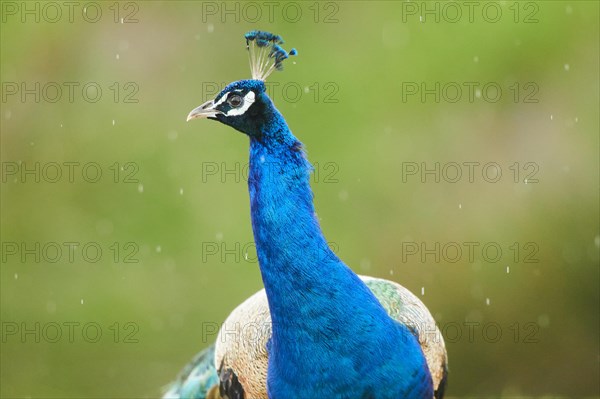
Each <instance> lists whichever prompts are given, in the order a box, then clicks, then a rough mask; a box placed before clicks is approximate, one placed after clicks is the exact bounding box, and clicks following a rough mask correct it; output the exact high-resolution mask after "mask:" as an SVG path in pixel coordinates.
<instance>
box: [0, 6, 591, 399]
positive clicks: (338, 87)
mask: <svg viewBox="0 0 600 399" xmlns="http://www.w3.org/2000/svg"><path fill="white" fill-rule="evenodd" d="M36 4H37V5H36ZM48 4H49V3H43V2H42V3H38V2H28V3H27V4H25V3H21V2H16V3H15V2H6V1H4V2H2V24H1V37H2V39H1V40H2V43H1V44H2V47H1V64H0V65H1V80H2V103H1V106H2V111H1V114H0V120H1V123H2V126H1V134H2V136H1V137H2V140H1V157H2V194H1V212H2V221H1V235H2V237H1V240H2V265H1V268H0V273H1V277H2V282H1V300H2V302H1V319H2V343H1V366H2V367H1V384H0V385H1V387H2V388H1V391H0V393H1V396H2V397H6V398H16V397H33V398H55V397H56V398H59V397H60V398H100V397H102V398H109V397H115V398H141V397H156V396H158V395H159V394H160V392H161V387H162V386H163V385H165V384H167V383H168V382H169V381H170V380H171V379H172V378H173V377H175V375H176V374H177V373H178V372H179V370H180V369H181V367H182V366H183V365H184V364H185V363H186V362H187V361H188V360H189V359H190V358H191V357H192V356H193V355H194V354H195V353H196V352H197V351H198V350H200V349H201V348H203V347H205V346H207V345H208V344H210V341H211V340H213V339H214V335H210V334H209V336H208V337H204V338H203V336H202V331H203V329H204V331H205V332H206V329H207V326H209V327H210V328H212V327H213V326H214V325H216V323H220V322H221V321H223V320H224V319H225V318H226V317H227V315H228V314H229V312H230V311H231V310H232V309H233V308H234V307H235V306H236V305H237V304H239V303H240V302H241V301H243V300H244V299H245V298H246V297H248V296H249V295H251V294H252V293H254V292H255V291H256V290H258V289H260V288H261V287H262V283H261V280H260V274H259V270H258V265H257V263H256V262H255V261H254V256H255V251H254V250H253V248H252V246H251V242H252V231H251V226H250V220H249V204H248V194H247V186H246V182H245V165H246V163H247V157H248V140H247V138H245V137H244V136H242V135H241V134H239V133H237V132H235V131H233V130H232V129H230V128H228V127H225V126H222V125H220V124H218V123H215V122H212V121H194V122H193V123H186V122H185V117H186V115H187V113H188V112H189V111H190V110H191V109H192V108H194V107H196V106H197V105H199V104H200V103H202V102H204V101H205V100H207V99H209V98H211V97H212V96H214V94H215V91H214V90H215V87H218V86H222V85H223V84H226V83H229V82H230V81H233V80H238V79H243V78H248V77H249V76H250V74H249V68H248V62H247V54H246V52H245V49H244V41H243V38H242V36H243V34H244V33H245V32H246V31H247V30H250V29H263V30H272V31H274V32H276V33H278V34H280V35H282V36H283V37H284V39H285V40H286V46H288V47H287V48H288V49H289V48H290V47H296V48H297V49H298V51H299V54H300V55H299V56H298V57H296V58H294V59H293V60H290V61H288V62H287V65H286V67H285V71H284V72H282V73H274V74H273V75H272V76H271V77H270V78H269V82H272V84H271V86H270V90H271V95H272V96H273V97H274V101H275V103H276V105H277V107H278V108H279V109H280V111H281V112H282V113H283V114H284V115H285V117H286V119H287V121H288V123H289V124H290V126H291V128H292V130H293V132H294V133H295V135H296V136H298V137H299V138H300V139H301V140H302V141H303V142H304V144H305V145H306V148H307V149H308V153H309V158H310V160H311V161H312V162H314V163H315V164H316V171H317V174H316V175H315V178H314V179H313V189H314V191H315V201H316V207H317V211H318V212H319V216H320V217H321V219H322V226H323V229H324V231H325V234H326V236H327V237H328V239H329V241H331V243H332V246H333V247H334V248H335V249H336V250H337V252H338V253H339V254H340V256H341V257H342V259H344V260H345V261H346V263H347V264H348V265H350V266H351V267H352V268H353V269H354V270H355V271H356V272H358V273H362V274H369V275H372V276H378V277H383V278H389V279H392V280H394V281H397V282H400V283H401V284H403V285H404V286H406V287H407V288H409V289H410V290H411V291H413V292H414V293H416V294H417V295H419V296H420V297H421V298H422V300H423V301H424V302H425V304H426V305H427V306H428V307H429V309H430V310H431V312H432V314H433V315H434V316H435V318H436V319H437V321H438V322H439V324H440V328H441V329H442V331H443V332H444V334H445V336H446V344H447V348H448V354H449V360H450V373H451V374H450V377H449V386H448V392H447V393H448V396H450V397H465V396H471V397H481V396H491V397H520V396H543V395H546V396H547V397H550V396H566V397H575V396H589V397H596V396H598V395H599V392H598V389H599V382H598V375H599V359H600V358H599V343H598V342H599V334H598V333H599V311H598V310H599V309H598V308H599V295H598V291H599V290H598V284H599V268H598V263H599V257H598V251H599V246H600V231H599V214H598V212H599V211H598V203H599V198H598V181H599V176H598V139H599V135H598V132H599V120H598V109H599V88H598V71H599V66H598V58H599V39H598V38H599V31H598V25H599V22H598V21H599V5H598V4H599V3H598V2H592V1H579V2H578V1H574V2H561V1H552V2H550V1H547V2H513V1H506V2H504V1H503V2H492V3H485V2H475V3H474V4H475V5H474V6H473V7H474V8H473V13H472V14H469V7H470V6H468V5H466V3H464V2H458V3H452V4H451V5H450V6H449V5H448V4H447V3H442V2H439V3H436V2H428V3H423V2H416V3H408V4H407V3H401V2H377V1H373V2H366V1H353V2H321V3H315V2H294V3H272V4H275V5H272V4H271V3H269V4H271V5H269V4H265V3H261V2H258V3H251V5H250V6H249V5H248V4H247V3H236V2H228V3H222V2H204V3H202V2H192V1H172V2H168V4H167V2H158V1H136V2H121V3H113V2H99V3H95V4H96V5H93V4H92V5H91V6H90V5H88V6H87V7H89V9H87V8H86V10H83V8H84V5H85V4H86V3H85V2H82V3H79V2H75V3H74V4H75V5H74V6H73V7H74V8H73V14H72V17H71V16H70V15H69V8H68V6H67V5H65V4H64V3H62V2H58V3H54V4H58V5H59V8H61V13H62V14H61V15H60V16H59V15H58V14H56V9H55V8H56V6H48ZM457 5H458V9H460V11H461V15H460V16H459V15H457V14H456V10H457ZM15 7H16V8H15ZM25 7H28V8H27V9H28V10H33V11H32V14H31V13H30V14H27V12H26V10H25ZM36 7H38V8H36ZM52 7H55V8H52ZM298 10H299V11H298ZM427 10H430V11H429V13H427V12H425V11H427ZM498 10H499V11H500V13H501V14H499V15H498V14H497V12H498ZM98 11H100V12H101V15H100V14H97V12H98ZM258 13H260V14H258ZM420 16H421V17H422V18H419V17H420ZM36 18H38V19H39V22H38V21H36ZM121 18H123V23H121V21H120V19H121ZM86 19H89V20H94V19H98V21H97V22H88V21H87V20H86ZM115 19H116V21H117V23H115ZM436 19H437V20H436ZM36 82H37V83H36ZM65 82H66V83H65ZM69 82H70V83H69ZM452 82H455V83H452ZM465 82H474V83H473V84H475V85H476V86H472V87H475V88H476V89H474V91H472V92H471V93H472V94H473V95H474V97H473V98H470V96H469V93H470V92H469V90H468V85H470V84H471V83H465ZM438 83H439V85H440V86H439V87H440V89H439V90H438V91H437V93H438V94H439V97H440V98H439V101H437V100H436V98H435V94H426V95H425V96H424V98H423V97H421V94H422V92H421V91H420V90H421V84H425V88H426V89H432V88H433V90H434V92H435V87H436V84H438ZM448 83H450V84H448ZM23 84H25V86H23ZM36 84H39V86H37V87H39V88H36ZM86 85H87V86H86ZM516 85H518V86H516ZM57 86H58V87H60V88H61V93H60V95H57V93H58V92H57V91H56V88H57ZM457 86H458V87H461V88H462V89H463V91H462V93H461V94H460V96H459V97H458V99H457V101H455V102H453V101H454V99H455V98H456V97H457V95H456V91H455V90H454V89H455V88H456V87H457ZM484 86H485V87H486V90H487V89H489V88H490V87H491V89H490V91H483V90H481V89H483V87H484ZM68 87H73V95H72V98H69V97H70V96H69V89H68ZM84 87H85V89H84ZM97 87H100V89H101V93H97V92H96V91H95V90H96V89H97ZM414 87H417V88H418V89H419V92H418V93H417V94H414V95H409V94H410V93H408V92H407V89H410V88H413V89H414ZM495 87H500V88H501V90H502V95H501V96H499V97H498V98H496V94H494V91H493V89H494V88H495ZM23 89H25V90H29V94H27V92H26V93H25V94H23ZM298 89H300V90H298ZM453 90H454V91H453ZM36 93H37V94H36ZM96 95H97V96H98V101H96V102H92V101H91V99H93V98H94V97H95V96H96ZM515 95H517V98H515ZM36 96H38V98H36ZM71 162H73V164H70V163H71ZM407 162H410V163H411V164H407ZM452 162H455V163H457V164H459V165H462V164H463V163H464V162H479V163H480V166H478V167H477V168H475V174H474V176H473V181H472V182H470V181H469V179H468V168H467V167H464V168H463V169H462V173H463V174H462V177H461V178H460V179H459V180H458V181H457V182H455V183H452V182H450V181H449V180H452V179H453V178H454V175H455V169H452V165H454V164H452ZM490 162H494V163H496V164H497V165H498V167H499V168H500V169H501V171H502V176H501V177H500V178H499V180H498V181H497V182H495V183H491V182H488V181H486V179H484V178H483V177H482V166H483V165H484V164H487V163H490ZM515 162H518V166H516V167H515V166H513V165H514V164H515ZM36 163H37V165H38V166H37V167H38V168H39V169H38V172H36V169H35V168H36ZM65 163H66V164H65ZM414 163H416V165H417V166H418V167H419V168H420V169H421V168H422V167H423V166H424V167H427V168H430V169H432V168H434V165H435V163H439V164H440V171H441V172H440V179H439V182H436V181H435V176H434V175H425V176H424V177H421V175H420V172H419V173H417V174H415V175H406V173H405V174H404V175H403V171H404V172H407V170H408V169H407V167H411V166H414V165H415V164H414ZM528 163H530V164H528ZM57 165H58V166H59V169H57ZM68 165H73V166H72V168H73V169H72V170H73V172H74V174H73V177H72V179H69V173H68V172H69V166H68ZM84 166H85V169H84ZM444 167H446V169H443V168H444ZM121 168H122V169H123V170H121ZM511 168H512V169H511ZM526 168H527V169H526ZM515 169H516V170H518V171H519V174H518V175H517V178H516V180H517V182H515V181H514V180H515ZM26 170H33V172H31V173H25V174H23V172H24V171H26ZM57 170H60V171H61V173H62V175H61V176H60V177H56V176H55V175H56V171H57ZM98 170H99V171H100V172H101V173H102V175H101V176H100V177H99V178H98V181H97V182H88V181H86V179H87V180H95V176H96V173H97V171H98ZM444 171H445V172H444ZM488 172H489V174H488V175H487V176H488V177H489V176H491V177H492V178H494V176H495V174H494V173H493V172H495V169H492V170H488ZM533 172H535V176H531V175H530V173H533ZM403 177H404V178H403ZM527 177H529V179H530V180H529V181H528V182H527V183H526V182H525V181H524V179H525V178H527ZM532 178H533V179H537V180H538V182H537V183H535V182H532V180H531V179H532ZM36 179H38V180H39V181H36ZM55 180H56V181H55ZM70 180H72V181H70ZM488 180H489V179H488ZM68 242H78V243H79V247H77V249H74V250H73V258H72V259H70V258H69V250H68V245H70V244H65V243H68ZM469 242H475V243H477V245H479V246H478V247H477V248H476V249H475V252H474V257H473V259H470V258H469V256H468V252H467V250H466V248H467V247H465V245H468V244H465V243H469ZM36 243H37V244H36ZM115 243H116V244H115ZM412 243H415V244H412ZM436 243H439V244H438V245H439V246H440V247H439V248H440V249H439V251H437V254H438V255H440V260H439V262H436V260H435V254H433V255H432V254H430V255H425V259H424V261H423V259H421V255H422V253H421V251H420V249H419V253H418V254H415V255H410V254H409V253H407V250H408V249H410V248H413V245H416V246H417V247H419V246H420V245H421V244H424V245H425V246H426V247H427V248H430V249H431V248H434V249H435V248H436V247H435V245H436ZM448 243H457V244H456V245H458V246H459V247H462V248H463V253H462V255H461V256H460V257H459V259H458V260H457V261H456V262H450V261H448V258H454V257H455V256H454V255H453V254H454V253H453V252H452V249H453V248H454V247H452V244H450V245H449V244H448ZM486 243H491V244H489V245H488V247H490V246H491V248H492V249H490V250H489V253H487V254H486V253H483V252H482V248H483V246H484V245H485V244H486ZM514 243H517V245H516V246H514ZM36 245H39V249H36ZM474 245H475V244H474ZM57 247H60V248H61V249H62V251H61V253H60V254H58V255H57V252H56V249H57ZM497 247H499V248H500V249H501V250H502V254H501V256H500V258H499V260H498V261H495V259H492V258H495V257H496V256H495V255H494V249H495V248H497ZM517 247H518V248H519V251H518V253H517V250H516V248H517ZM98 248H100V249H101V250H102V254H101V256H100V255H96V252H95V251H97V249H98ZM444 248H445V250H446V252H444ZM413 249H414V248H413ZM28 251H29V252H28ZM246 254H247V257H248V260H246V259H245V258H246ZM36 256H39V259H36ZM528 256H529V257H528ZM22 257H24V259H22ZM55 259H56V261H54V260H55ZM96 259H97V261H96V262H94V260H96ZM132 260H137V263H131V262H128V261H132ZM529 261H537V262H529ZM323 278H327V276H326V275H324V276H323ZM36 323H37V324H36ZM74 323H79V324H74ZM128 323H130V324H128ZM473 323H475V324H473ZM69 325H72V326H73V327H72V328H73V330H72V333H73V334H72V337H70V336H69V332H70V330H69V327H68V326H69ZM57 326H58V329H57ZM84 326H85V331H84V328H83V327H84ZM469 326H472V327H469ZM98 329H100V330H98ZM470 329H471V330H470ZM28 331H29V332H28ZM36 331H37V332H36ZM58 331H60V332H61V334H62V335H61V336H60V337H56V334H57V332H58ZM98 332H99V334H98ZM498 334H499V335H498ZM96 335H98V337H97V338H96ZM497 336H498V337H497ZM96 340H97V342H91V341H96ZM36 341H39V342H36ZM53 341H56V342H53ZM115 341H116V342H115Z"/></svg>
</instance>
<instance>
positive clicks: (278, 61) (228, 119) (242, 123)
mask: <svg viewBox="0 0 600 399" xmlns="http://www.w3.org/2000/svg"><path fill="white" fill-rule="evenodd" d="M245 38H246V48H247V49H248V56H249V58H250V69H251V71H252V79H248V80H238V81H236V82H233V83H230V84H228V85H227V87H225V88H224V89H223V90H222V91H221V92H220V93H219V94H218V95H217V96H216V97H215V98H214V99H213V100H210V101H207V102H205V103H204V104H202V105H200V106H199V107H197V108H194V109H193V110H192V111H191V112H190V113H189V114H188V116H187V120H188V121H190V120H192V119H198V118H206V119H213V120H216V121H219V122H221V123H223V124H225V125H228V126H231V127H233V128H234V129H236V130H239V131H240V132H242V133H245V134H247V135H249V136H257V135H259V134H260V131H261V128H262V127H263V126H264V124H265V123H268V121H269V119H270V116H271V113H272V112H273V106H272V103H271V100H270V99H269V97H268V96H267V93H266V87H265V83H264V82H265V80H266V79H267V77H268V76H269V75H270V74H271V73H272V72H273V71H275V70H282V69H283V61H284V60H286V59H287V58H289V56H291V55H297V51H296V49H292V50H290V52H289V53H288V52H287V51H285V50H284V49H283V48H282V47H281V44H283V40H282V39H281V37H280V36H277V35H274V34H272V33H269V32H262V31H251V32H248V33H246V35H245Z"/></svg>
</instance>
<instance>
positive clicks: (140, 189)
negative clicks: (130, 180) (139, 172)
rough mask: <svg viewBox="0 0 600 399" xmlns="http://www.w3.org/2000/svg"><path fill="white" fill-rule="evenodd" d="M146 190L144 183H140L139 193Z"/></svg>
mask: <svg viewBox="0 0 600 399" xmlns="http://www.w3.org/2000/svg"><path fill="white" fill-rule="evenodd" d="M143 192H144V185H143V184H142V183H140V184H138V193H143Z"/></svg>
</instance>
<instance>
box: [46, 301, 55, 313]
mask: <svg viewBox="0 0 600 399" xmlns="http://www.w3.org/2000/svg"><path fill="white" fill-rule="evenodd" d="M46 312H48V313H56V303H55V302H52V301H48V302H46Z"/></svg>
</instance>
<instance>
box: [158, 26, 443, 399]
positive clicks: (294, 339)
mask: <svg viewBox="0 0 600 399" xmlns="http://www.w3.org/2000/svg"><path fill="white" fill-rule="evenodd" d="M246 42H247V45H248V49H249V54H250V64H251V68H252V76H253V79H250V80H241V81H237V82H233V83H231V84H229V85H228V86H227V87H226V88H225V89H223V91H222V92H221V93H219V94H218V95H217V97H216V98H215V99H214V100H211V101H209V102H207V103H205V104H203V105H201V106H199V107H197V108H196V109H194V110H193V111H192V112H190V114H189V115H188V120H190V119H194V118H208V119H213V120H217V121H219V122H221V123H224V124H226V125H228V126H231V127H233V128H235V129H236V130H238V131H240V132H242V133H244V134H246V135H247V136H248V137H249V139H250V170H249V178H248V189H249V193H250V208H251V221H252V229H253V233H254V240H255V243H256V249H257V255H258V260H259V265H260V271H261V275H262V280H263V283H264V286H265V289H264V290H263V291H259V292H258V293H257V294H255V295H254V296H252V297H250V298H249V299H248V300H247V301H245V302H244V303H243V304H241V305H240V306H239V307H238V308H237V309H235V310H234V311H233V312H232V313H231V315H230V316H229V318H228V319H227V321H226V322H225V323H224V325H223V327H222V328H221V332H220V333H219V336H218V339H217V342H216V344H215V346H214V349H212V348H211V349H208V350H206V351H204V352H202V353H201V354H200V355H199V357H197V358H196V359H195V361H194V362H192V364H191V365H190V366H188V368H186V369H185V370H184V372H183V373H182V374H181V376H180V377H179V379H178V380H177V381H176V382H175V383H174V384H173V385H172V387H171V388H170V389H169V391H168V392H167V394H166V395H165V397H171V398H219V397H222V398H229V399H238V398H246V399H259V398H270V399H281V398H283V399H291V398H299V399H304V398H307V399H312V398H340V399H369V398H372V399H387V398H389V399H392V398H393V399H398V398H427V399H429V398H432V397H434V394H435V397H441V396H442V395H443V391H444V387H445V381H446V372H447V357H446V350H445V346H444V341H443V339H442V336H441V334H440V333H439V330H438V329H437V327H436V326H435V321H434V320H433V318H432V317H431V314H430V313H429V311H428V310H427V308H426V307H425V305H423V303H422V302H421V301H420V300H419V299H417V298H416V297H415V296H414V295H413V294H411V293H410V292H409V291H408V290H406V289H405V288H403V287H402V286H400V285H398V284H396V283H394V282H391V281H387V280H381V279H374V278H370V277H359V276H358V275H356V274H355V273H354V272H353V271H352V270H351V269H350V268H349V267H347V266H346V265H345V264H344V263H343V262H342V261H341V260H340V259H339V258H338V257H337V256H336V255H335V254H334V253H333V252H332V251H331V250H330V248H329V246H328V245H327V241H326V240H325V238H324V236H323V233H322V231H321V228H320V225H319V222H318V219H317V217H316V213H315V209H314V205H313V194H312V191H311V188H310V185H309V176H310V173H311V171H312V167H311V165H310V163H309V162H308V160H307V158H306V155H305V152H304V150H303V147H302V143H301V142H300V141H298V139H296V137H295V136H294V135H293V134H292V132H291V130H290V129H289V127H288V125H287V123H286V122H285V119H284V118H283V116H282V115H281V114H280V113H279V111H278V110H277V109H276V108H275V106H274V104H273V103H272V101H271V100H270V98H269V97H268V96H267V94H266V91H265V85H264V79H266V77H267V76H268V75H269V74H270V73H271V72H272V71H273V70H275V69H281V67H282V62H283V61H284V60H285V59H286V58H288V56H289V55H293V54H295V50H292V51H290V53H287V52H286V51H285V50H283V49H282V48H281V46H280V45H281V44H282V43H283V41H282V40H281V38H280V37H279V36H276V35H273V34H270V33H266V32H259V31H253V32H249V33H248V34H246ZM248 331H250V332H251V333H254V334H253V335H252V334H251V335H248V334H246V333H245V332H248ZM213 350H214V354H213V352H212V351H213ZM217 386H218V389H217Z"/></svg>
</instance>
